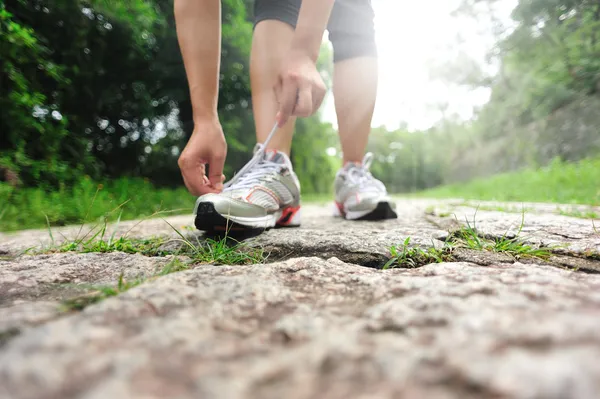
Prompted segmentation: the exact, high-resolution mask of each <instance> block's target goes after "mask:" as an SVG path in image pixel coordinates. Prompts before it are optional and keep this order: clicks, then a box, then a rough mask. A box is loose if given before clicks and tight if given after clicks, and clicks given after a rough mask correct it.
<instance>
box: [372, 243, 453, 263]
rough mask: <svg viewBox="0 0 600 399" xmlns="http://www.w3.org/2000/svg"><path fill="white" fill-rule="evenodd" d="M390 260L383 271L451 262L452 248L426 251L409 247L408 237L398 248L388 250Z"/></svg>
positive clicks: (446, 246)
mask: <svg viewBox="0 0 600 399" xmlns="http://www.w3.org/2000/svg"><path fill="white" fill-rule="evenodd" d="M390 254H391V258H390V260H389V261H388V262H387V263H386V264H385V265H384V266H383V269H384V270H385V269H390V268H398V267H401V268H416V267H420V266H424V265H428V264H431V263H442V262H449V261H452V259H453V258H452V246H451V245H445V246H444V248H442V249H438V248H434V247H430V248H427V249H426V250H424V249H421V248H418V247H411V246H410V237H407V238H406V240H404V242H403V243H402V245H400V246H392V247H391V248H390Z"/></svg>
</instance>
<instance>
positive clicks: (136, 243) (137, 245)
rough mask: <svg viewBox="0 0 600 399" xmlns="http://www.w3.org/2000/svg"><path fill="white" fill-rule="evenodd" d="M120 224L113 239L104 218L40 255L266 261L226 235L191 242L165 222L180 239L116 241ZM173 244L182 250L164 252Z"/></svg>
mask: <svg viewBox="0 0 600 399" xmlns="http://www.w3.org/2000/svg"><path fill="white" fill-rule="evenodd" d="M163 220H164V219H163ZM119 221H120V218H119V220H118V221H117V223H116V225H115V228H114V231H113V233H112V234H111V235H110V236H109V235H107V229H108V220H107V218H105V219H104V223H103V224H102V225H100V226H96V227H93V228H92V229H91V230H90V231H88V232H87V233H85V234H83V235H82V236H81V237H80V236H79V234H78V236H77V237H76V238H75V239H73V240H69V241H66V242H63V243H62V244H60V245H56V244H53V245H52V246H51V247H50V248H47V249H44V250H42V251H41V252H43V253H56V252H80V253H89V252H99V253H106V252H125V253H129V254H135V253H138V254H141V255H145V256H165V255H185V256H187V257H189V258H191V259H192V261H193V262H195V263H211V264H224V265H247V264H254V263H261V262H263V261H264V259H265V256H264V253H263V250H262V249H260V248H250V247H246V246H245V245H244V244H243V243H240V242H237V241H235V240H233V239H232V238H230V237H227V235H225V236H224V237H222V238H220V239H213V238H200V237H198V236H192V238H188V237H186V236H184V235H183V234H182V233H181V231H179V230H178V229H177V228H175V227H174V226H173V225H171V224H170V223H169V222H167V221H166V220H164V222H165V223H167V224H168V225H169V226H170V227H171V228H172V229H173V231H175V233H176V234H177V236H178V238H175V239H172V238H171V239H168V238H164V237H154V238H146V239H131V238H129V237H127V234H128V232H126V233H125V234H124V235H122V236H120V237H118V238H116V232H117V228H118V223H119ZM140 223H141V222H140ZM94 232H95V233H94ZM48 234H49V235H50V237H51V238H52V241H53V242H54V238H53V235H52V229H51V228H50V227H48ZM80 234H81V233H80ZM192 240H193V241H192ZM172 241H175V242H179V243H181V246H180V247H179V248H177V249H176V250H168V249H165V247H164V245H165V244H167V243H168V242H172Z"/></svg>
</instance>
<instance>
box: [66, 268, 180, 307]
mask: <svg viewBox="0 0 600 399" xmlns="http://www.w3.org/2000/svg"><path fill="white" fill-rule="evenodd" d="M187 269H189V265H188V264H185V263H183V262H181V261H180V260H179V259H177V258H174V259H173V260H171V261H170V262H169V263H167V264H166V265H165V266H164V267H163V268H162V269H161V270H160V271H159V272H157V273H155V274H154V275H152V276H151V277H149V278H143V277H138V278H136V279H134V280H130V281H126V280H125V279H124V278H123V274H121V275H120V276H119V279H118V280H117V282H116V283H115V284H113V285H99V286H94V285H85V284H82V285H78V287H79V288H87V289H90V290H92V292H90V293H88V294H85V295H81V296H77V297H74V298H70V299H67V300H64V301H63V302H62V306H61V310H62V311H64V312H72V311H80V310H83V309H85V308H86V307H87V306H89V305H92V304H94V303H98V302H100V301H103V300H104V299H106V298H110V297H113V296H117V295H119V294H122V293H123V292H126V291H128V290H130V289H131V288H134V287H137V286H138V285H141V284H142V283H145V282H146V281H150V280H153V279H155V278H157V277H160V276H166V275H167V274H171V273H175V272H179V271H183V270H187Z"/></svg>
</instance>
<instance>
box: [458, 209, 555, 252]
mask: <svg viewBox="0 0 600 399" xmlns="http://www.w3.org/2000/svg"><path fill="white" fill-rule="evenodd" d="M475 215H477V213H475ZM522 215H523V217H522V219H521V225H520V226H519V231H518V232H517V234H516V235H515V236H514V237H511V238H509V237H508V236H507V234H508V232H506V233H505V234H504V235H503V236H501V237H492V238H486V237H482V236H481V235H480V234H479V233H478V232H477V230H476V228H475V222H473V225H471V223H470V222H469V221H468V220H467V221H466V223H467V225H466V226H464V227H462V228H460V229H458V230H456V231H454V232H452V234H451V236H450V238H449V241H450V242H451V243H452V244H453V245H456V246H462V247H466V248H469V249H475V250H478V251H491V252H498V253H507V254H509V255H512V256H513V257H515V258H516V259H519V258H524V257H530V258H539V259H543V260H546V259H548V258H550V256H551V255H552V253H551V252H550V250H549V249H548V248H541V247H538V248H536V247H533V246H531V245H529V244H526V243H525V242H524V241H523V240H522V239H520V238H519V236H520V234H521V231H522V230H523V226H524V223H525V213H524V212H523V213H522Z"/></svg>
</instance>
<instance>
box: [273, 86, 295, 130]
mask: <svg viewBox="0 0 600 399" xmlns="http://www.w3.org/2000/svg"><path fill="white" fill-rule="evenodd" d="M297 93H298V82H297V79H296V77H295V76H288V77H286V78H285V79H284V80H283V86H282V88H281V94H280V98H279V112H278V113H277V123H278V125H279V127H283V126H284V125H285V124H286V123H287V121H288V120H289V119H290V116H291V115H292V113H293V112H294V107H295V106H296V96H297Z"/></svg>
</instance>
